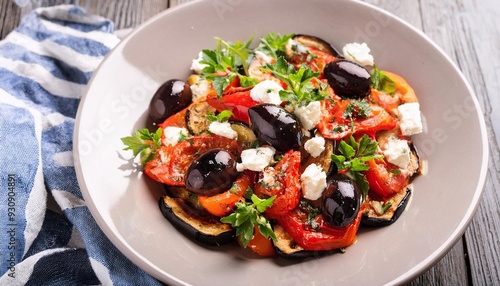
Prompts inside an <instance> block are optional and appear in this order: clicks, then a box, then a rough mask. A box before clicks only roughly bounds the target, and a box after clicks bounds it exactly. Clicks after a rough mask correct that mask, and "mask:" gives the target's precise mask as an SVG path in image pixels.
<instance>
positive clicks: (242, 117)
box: [207, 87, 259, 124]
mask: <svg viewBox="0 0 500 286" xmlns="http://www.w3.org/2000/svg"><path fill="white" fill-rule="evenodd" d="M207 102H208V104H210V105H211V106H213V107H214V108H215V109H217V111H219V112H220V111H223V110H229V111H231V112H232V113H233V117H232V119H233V120H236V121H240V122H243V123H245V124H249V122H250V118H249V117H248V109H249V108H250V107H253V106H255V105H257V104H259V102H257V101H255V100H253V99H252V97H251V96H250V89H249V88H242V87H231V88H228V89H227V91H226V92H224V94H223V95H222V96H221V97H218V96H217V94H215V93H210V94H209V95H208V96H207Z"/></svg>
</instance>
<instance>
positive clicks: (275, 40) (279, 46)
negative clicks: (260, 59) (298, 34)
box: [255, 33, 294, 59]
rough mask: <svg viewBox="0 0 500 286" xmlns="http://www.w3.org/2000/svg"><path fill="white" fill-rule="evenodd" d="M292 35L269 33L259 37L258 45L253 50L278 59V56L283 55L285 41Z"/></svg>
mask: <svg viewBox="0 0 500 286" xmlns="http://www.w3.org/2000/svg"><path fill="white" fill-rule="evenodd" d="M293 36H294V34H285V35H283V36H281V35H279V34H276V33H269V34H267V35H266V36H265V37H263V38H261V39H260V43H259V46H258V47H257V48H255V51H260V52H263V53H264V54H266V55H268V56H271V57H273V58H275V59H278V57H283V56H285V51H286V43H287V42H288V40H290V39H291V38H292V37H293Z"/></svg>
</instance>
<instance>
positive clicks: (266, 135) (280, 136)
mask: <svg viewBox="0 0 500 286" xmlns="http://www.w3.org/2000/svg"><path fill="white" fill-rule="evenodd" d="M248 116H249V117H250V127H251V128H252V131H253V132H254V133H255V135H256V136H257V139H259V141H260V142H262V143H266V144H269V145H271V146H273V147H274V148H275V149H276V150H277V151H279V152H286V151H288V150H290V149H296V148H298V147H300V146H301V140H302V132H301V131H300V125H299V123H298V121H297V119H296V118H295V116H294V115H293V114H291V113H290V112H288V111H286V110H285V109H283V108H282V107H279V106H277V105H274V104H270V103H266V104H259V105H256V106H254V107H251V108H250V109H248Z"/></svg>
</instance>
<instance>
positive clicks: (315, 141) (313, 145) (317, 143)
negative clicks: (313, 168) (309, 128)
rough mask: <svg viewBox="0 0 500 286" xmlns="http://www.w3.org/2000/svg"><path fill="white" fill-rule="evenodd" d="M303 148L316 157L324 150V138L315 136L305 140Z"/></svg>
mask: <svg viewBox="0 0 500 286" xmlns="http://www.w3.org/2000/svg"><path fill="white" fill-rule="evenodd" d="M304 149H306V151H307V152H308V153H309V154H311V156H313V157H314V158H316V157H318V156H319V155H320V154H321V153H322V152H323V151H324V150H325V138H323V137H321V136H316V137H314V138H311V139H309V140H307V141H306V143H305V144H304Z"/></svg>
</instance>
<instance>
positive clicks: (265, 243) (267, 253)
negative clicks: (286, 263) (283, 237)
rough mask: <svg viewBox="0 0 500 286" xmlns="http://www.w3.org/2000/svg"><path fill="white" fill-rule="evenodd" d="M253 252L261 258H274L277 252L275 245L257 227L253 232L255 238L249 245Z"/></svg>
mask: <svg viewBox="0 0 500 286" xmlns="http://www.w3.org/2000/svg"><path fill="white" fill-rule="evenodd" d="M247 247H248V248H250V249H251V250H252V251H253V252H255V253H257V254H258V255H259V256H264V257H272V256H276V251H274V247H273V243H272V242H271V239H270V238H266V237H265V236H264V235H262V234H261V233H260V231H259V228H258V227H257V226H255V228H254V232H253V238H252V239H250V241H249V242H248V244H247Z"/></svg>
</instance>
